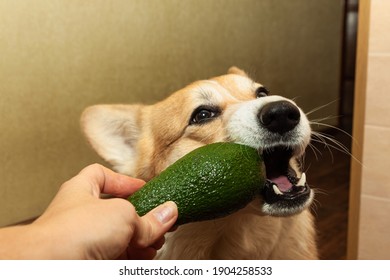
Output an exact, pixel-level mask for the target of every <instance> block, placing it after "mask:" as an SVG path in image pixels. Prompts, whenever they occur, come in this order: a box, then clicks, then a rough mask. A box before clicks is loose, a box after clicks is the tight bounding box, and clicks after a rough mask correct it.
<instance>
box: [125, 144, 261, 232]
mask: <svg viewBox="0 0 390 280" xmlns="http://www.w3.org/2000/svg"><path fill="white" fill-rule="evenodd" d="M264 183H265V172H264V166H263V160H262V158H261V156H259V154H258V151H257V150H256V149H254V148H251V147H249V146H245V145H241V144H236V143H213V144H210V145H206V146H203V147H200V148H198V149H196V150H194V151H192V152H190V153H188V154H187V155H185V156H184V157H182V158H181V159H179V160H177V161H176V162H175V163H173V164H172V165H171V166H169V167H168V168H167V169H165V170H164V171H163V172H161V173H160V174H159V175H158V176H156V177H155V178H153V179H152V180H151V181H149V182H148V183H146V184H145V185H144V187H142V188H141V189H140V190H138V191H137V192H135V193H134V194H133V195H131V196H130V197H129V198H128V200H129V201H130V202H131V203H132V204H133V205H134V207H135V209H136V211H137V213H138V214H139V215H140V216H143V215H144V214H146V213H147V212H149V211H150V210H152V209H153V208H155V207H157V206H158V205H160V204H162V203H164V202H166V201H174V202H175V203H176V204H177V206H178V211H179V217H178V219H177V221H176V224H177V225H180V224H185V223H189V222H196V221H203V220H211V219H215V218H220V217H224V216H226V215H229V214H231V213H233V212H235V211H237V210H239V209H241V208H243V207H245V206H246V205H247V204H248V203H249V202H251V201H252V200H253V199H254V198H255V196H256V195H259V194H260V191H261V189H262V188H263V186H264Z"/></svg>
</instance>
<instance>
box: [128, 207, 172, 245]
mask: <svg viewBox="0 0 390 280" xmlns="http://www.w3.org/2000/svg"><path fill="white" fill-rule="evenodd" d="M177 216H178V211H177V206H176V204H175V203H174V202H172V201H168V202H165V203H164V204H161V205H159V206H157V207H156V208H154V209H153V210H151V211H150V212H148V213H147V214H146V215H144V216H142V217H141V218H140V221H139V223H138V224H137V226H136V229H135V235H134V236H133V238H132V240H131V244H132V245H133V246H136V247H140V248H146V247H149V246H152V245H153V244H154V243H155V242H156V241H157V240H159V239H160V238H161V237H162V236H163V235H164V234H165V233H166V232H167V231H168V230H169V229H170V228H171V227H172V226H173V224H174V223H175V222H176V219H177Z"/></svg>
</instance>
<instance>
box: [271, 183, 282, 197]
mask: <svg viewBox="0 0 390 280" xmlns="http://www.w3.org/2000/svg"><path fill="white" fill-rule="evenodd" d="M272 188H273V189H274V192H275V193H276V194H279V195H282V194H283V193H282V192H281V191H280V190H279V188H278V187H277V186H276V185H272Z"/></svg>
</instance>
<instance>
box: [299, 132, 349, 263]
mask: <svg viewBox="0 0 390 280" xmlns="http://www.w3.org/2000/svg"><path fill="white" fill-rule="evenodd" d="M327 133H328V134H332V135H333V136H334V138H335V139H337V140H338V141H339V142H341V143H343V144H344V145H346V146H347V147H348V148H349V147H350V142H351V137H349V136H347V135H345V134H342V133H340V132H337V131H336V132H335V131H333V132H327ZM327 142H329V141H327ZM313 143H314V142H313ZM329 143H330V142H329ZM315 147H316V148H315V149H314V150H315V152H316V154H315V153H314V152H313V150H312V149H310V148H308V149H307V152H306V157H305V170H307V172H306V175H307V182H308V184H309V185H310V186H311V187H312V188H313V189H315V190H316V196H315V205H314V206H313V207H312V208H313V209H312V210H313V214H314V216H315V218H316V226H317V233H318V245H319V253H320V259H324V260H340V259H345V258H346V244H347V223H348V196H349V169H350V156H349V155H348V154H347V153H344V152H340V151H337V150H336V149H334V148H328V147H326V146H324V145H323V144H318V143H317V144H315ZM329 149H330V150H329Z"/></svg>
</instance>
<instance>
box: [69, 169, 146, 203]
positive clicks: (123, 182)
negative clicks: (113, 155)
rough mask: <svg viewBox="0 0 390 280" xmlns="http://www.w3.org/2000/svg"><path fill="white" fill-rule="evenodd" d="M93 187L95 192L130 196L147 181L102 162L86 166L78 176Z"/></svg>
mask: <svg viewBox="0 0 390 280" xmlns="http://www.w3.org/2000/svg"><path fill="white" fill-rule="evenodd" d="M76 177H79V179H81V180H85V181H86V182H88V184H89V185H90V186H92V188H93V190H92V191H93V193H94V194H96V193H97V194H100V193H105V194H111V195H114V196H117V197H128V196H129V195H131V194H132V193H134V192H135V191H137V190H138V189H140V188H141V187H142V186H143V185H144V184H145V181H143V180H141V179H136V178H132V177H129V176H126V175H122V174H119V173H116V172H114V171H112V170H110V169H108V168H106V167H104V166H102V165H100V164H92V165H89V166H87V167H85V168H84V169H83V170H81V172H80V173H79V175H78V176H76Z"/></svg>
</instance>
